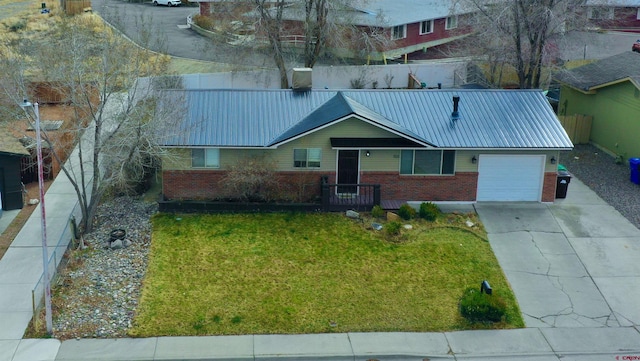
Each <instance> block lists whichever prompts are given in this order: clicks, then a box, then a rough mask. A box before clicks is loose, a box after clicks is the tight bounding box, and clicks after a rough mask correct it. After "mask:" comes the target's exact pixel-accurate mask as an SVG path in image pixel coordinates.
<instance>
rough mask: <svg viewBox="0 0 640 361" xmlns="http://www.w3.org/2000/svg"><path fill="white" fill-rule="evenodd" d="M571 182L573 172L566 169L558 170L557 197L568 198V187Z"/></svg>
mask: <svg viewBox="0 0 640 361" xmlns="http://www.w3.org/2000/svg"><path fill="white" fill-rule="evenodd" d="M570 182H571V173H569V172H567V171H566V170H559V171H558V179H557V181H556V198H567V189H568V188H569V183H570Z"/></svg>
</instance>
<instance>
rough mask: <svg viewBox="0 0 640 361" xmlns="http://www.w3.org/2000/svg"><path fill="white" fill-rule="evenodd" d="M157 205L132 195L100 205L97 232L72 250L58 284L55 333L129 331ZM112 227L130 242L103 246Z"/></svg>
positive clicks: (102, 334)
mask: <svg viewBox="0 0 640 361" xmlns="http://www.w3.org/2000/svg"><path fill="white" fill-rule="evenodd" d="M156 210H157V204H156V203H148V202H145V201H143V200H141V199H136V198H130V197H118V198H116V199H114V200H112V201H109V202H106V203H105V204H103V205H101V206H100V207H99V209H98V212H97V215H96V224H95V228H94V231H93V232H92V233H89V234H86V235H85V236H84V241H85V243H86V246H87V248H86V249H84V250H78V251H72V252H71V255H70V261H69V264H68V265H67V267H66V269H65V270H63V271H62V272H61V274H60V278H59V281H58V283H57V285H58V286H57V287H56V288H55V289H54V294H53V305H54V324H53V328H54V336H55V337H56V338H59V339H63V340H64V339H69V338H74V337H83V338H86V337H104V338H113V337H125V336H126V335H127V330H128V329H129V328H130V327H131V322H132V320H133V316H134V314H135V310H136V307H137V305H138V298H139V296H140V289H141V287H142V280H143V279H144V275H145V272H146V269H147V259H148V254H149V246H150V245H151V223H150V221H149V218H150V216H151V215H152V214H153V213H155V212H156ZM113 229H124V230H125V231H126V239H128V240H130V241H131V245H130V246H129V247H126V248H121V249H111V248H105V245H106V244H108V242H107V241H109V239H110V237H109V235H110V233H111V231H112V230H113ZM105 242H107V243H106V244H105Z"/></svg>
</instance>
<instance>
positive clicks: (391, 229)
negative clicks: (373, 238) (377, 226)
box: [384, 221, 402, 236]
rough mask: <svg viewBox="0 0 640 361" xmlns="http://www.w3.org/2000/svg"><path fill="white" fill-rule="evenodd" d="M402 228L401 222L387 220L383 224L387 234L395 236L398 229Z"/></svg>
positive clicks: (397, 233)
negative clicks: (387, 221)
mask: <svg viewBox="0 0 640 361" xmlns="http://www.w3.org/2000/svg"><path fill="white" fill-rule="evenodd" d="M401 228H402V224H400V222H395V221H393V222H389V223H387V224H385V225H384V231H385V233H386V234H387V235H388V236H397V235H400V229H401Z"/></svg>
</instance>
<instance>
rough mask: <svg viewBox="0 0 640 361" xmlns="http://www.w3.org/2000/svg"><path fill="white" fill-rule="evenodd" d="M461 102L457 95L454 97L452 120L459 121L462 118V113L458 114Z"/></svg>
mask: <svg viewBox="0 0 640 361" xmlns="http://www.w3.org/2000/svg"><path fill="white" fill-rule="evenodd" d="M459 102H460V97H459V96H457V95H454V96H453V112H451V119H453V120H458V118H460V113H458V103H459Z"/></svg>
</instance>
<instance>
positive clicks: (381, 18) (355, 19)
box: [283, 0, 468, 27]
mask: <svg viewBox="0 0 640 361" xmlns="http://www.w3.org/2000/svg"><path fill="white" fill-rule="evenodd" d="M347 6H348V8H347V9H337V10H336V11H333V12H332V13H331V16H333V17H334V19H333V21H338V22H340V20H339V19H344V22H348V23H349V24H356V25H365V26H382V27H390V26H396V25H403V24H412V23H417V22H420V21H424V20H433V19H442V18H446V17H448V16H450V15H452V14H462V13H464V12H465V11H463V10H462V5H461V4H460V3H458V2H456V1H454V0H394V1H391V0H366V1H350V2H348V4H347ZM466 12H468V11H466ZM283 18H285V19H289V20H302V19H304V7H302V6H296V5H294V6H290V7H288V8H286V9H285V11H284V13H283Z"/></svg>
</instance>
